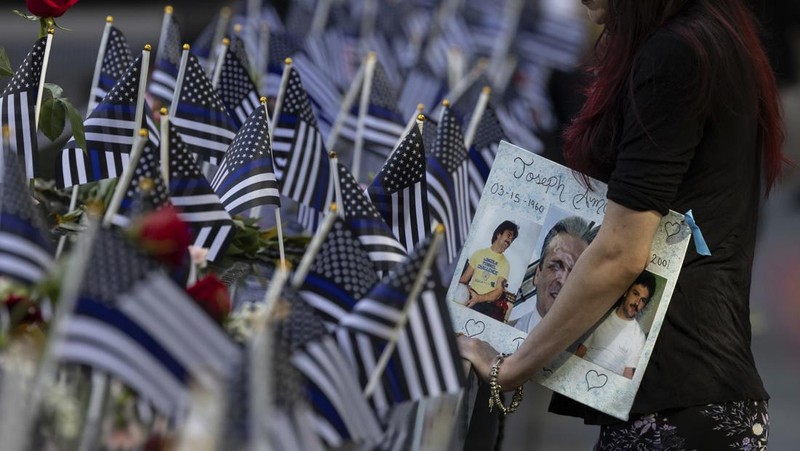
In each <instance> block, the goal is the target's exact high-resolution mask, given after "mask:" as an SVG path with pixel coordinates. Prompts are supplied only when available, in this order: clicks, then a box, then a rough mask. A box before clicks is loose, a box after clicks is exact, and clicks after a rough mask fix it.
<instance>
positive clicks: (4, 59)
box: [0, 47, 14, 77]
mask: <svg viewBox="0 0 800 451" xmlns="http://www.w3.org/2000/svg"><path fill="white" fill-rule="evenodd" d="M0 75H2V76H4V77H10V76H12V75H14V69H12V68H11V61H9V60H8V54H7V53H6V49H5V48H3V47H0Z"/></svg>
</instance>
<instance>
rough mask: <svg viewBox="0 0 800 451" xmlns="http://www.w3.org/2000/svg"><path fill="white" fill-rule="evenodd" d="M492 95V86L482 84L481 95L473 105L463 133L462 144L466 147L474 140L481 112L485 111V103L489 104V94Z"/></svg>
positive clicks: (481, 116) (481, 115)
mask: <svg viewBox="0 0 800 451" xmlns="http://www.w3.org/2000/svg"><path fill="white" fill-rule="evenodd" d="M491 95H492V88H490V87H489V86H484V87H483V89H481V95H480V97H478V103H477V104H476V105H475V110H474V111H473V112H472V117H471V118H470V119H469V125H468V126H467V131H466V133H464V145H465V146H466V148H467V149H469V148H470V146H472V141H474V140H475V132H476V131H477V130H478V124H480V123H481V118H483V113H484V112H485V111H486V105H488V104H489V96H491Z"/></svg>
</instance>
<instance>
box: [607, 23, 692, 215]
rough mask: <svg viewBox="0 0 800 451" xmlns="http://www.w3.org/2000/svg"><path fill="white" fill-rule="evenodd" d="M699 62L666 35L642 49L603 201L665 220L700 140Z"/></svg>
mask: <svg viewBox="0 0 800 451" xmlns="http://www.w3.org/2000/svg"><path fill="white" fill-rule="evenodd" d="M697 69H698V60H697V58H696V56H695V53H694V51H693V50H692V49H691V48H690V47H689V45H688V44H686V43H685V42H683V41H681V40H680V39H679V38H678V37H677V36H674V35H672V34H671V33H668V32H663V31H662V32H660V33H657V34H656V35H654V36H652V37H651V38H650V39H649V40H648V41H647V42H646V43H645V44H644V46H643V48H642V51H641V52H640V54H639V57H638V58H637V60H636V63H635V65H634V70H633V72H632V73H633V75H632V78H631V80H630V81H629V84H628V85H627V87H625V88H623V89H624V92H623V95H624V102H623V107H622V109H623V112H622V113H623V130H622V137H621V140H620V144H619V148H618V149H617V159H616V166H615V169H614V171H613V172H612V174H611V178H610V180H609V183H608V198H609V199H611V200H613V201H614V202H616V203H618V204H620V205H622V206H625V207H628V208H630V209H633V210H637V211H647V210H655V211H657V212H659V213H660V214H661V215H665V214H667V211H668V210H669V208H670V205H671V203H672V201H673V200H674V199H675V196H676V193H677V192H678V188H679V186H680V184H681V182H682V181H683V177H684V175H685V174H686V171H687V168H688V167H689V163H690V162H691V160H692V158H693V157H694V154H695V150H696V148H697V145H698V143H699V142H700V140H701V139H702V136H703V123H704V121H705V114H704V113H702V112H701V111H702V110H701V109H699V108H697V107H696V104H697V99H696V98H694V97H693V96H694V94H693V93H696V92H697V89H698V88H697V86H698V79H697Z"/></svg>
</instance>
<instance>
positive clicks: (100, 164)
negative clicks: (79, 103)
mask: <svg viewBox="0 0 800 451" xmlns="http://www.w3.org/2000/svg"><path fill="white" fill-rule="evenodd" d="M141 68H142V56H141V55H140V56H138V57H137V58H136V60H134V62H133V63H132V64H131V65H130V66H129V67H128V69H127V70H126V71H125V74H124V75H123V76H122V77H121V78H120V79H119V81H117V83H116V84H115V85H114V87H113V88H111V91H109V93H108V94H106V96H105V97H103V100H102V101H101V102H100V103H99V104H98V105H97V107H95V109H94V110H93V111H92V113H91V114H90V115H89V117H87V118H86V120H85V121H84V122H83V126H84V130H85V133H86V147H87V149H86V151H85V152H84V151H83V150H81V149H80V148H78V147H77V144H76V142H75V140H70V141H69V142H67V144H66V146H65V147H64V149H62V150H61V152H60V154H59V157H58V158H57V159H56V161H55V164H56V170H55V173H56V183H57V184H58V186H60V187H64V188H69V187H71V186H72V185H80V184H84V183H88V182H94V181H97V180H102V179H106V178H113V177H118V176H119V175H120V174H122V170H123V169H124V168H125V166H127V165H128V160H129V159H130V152H131V147H132V146H133V139H134V136H135V134H136V133H137V132H138V130H139V129H140V128H142V127H146V128H147V129H148V130H149V133H148V135H147V136H148V139H149V140H150V141H151V142H152V144H153V145H155V146H158V142H159V134H158V131H157V129H156V128H155V121H154V120H153V118H152V114H151V113H150V109H149V108H147V105H143V106H142V108H143V110H144V113H145V114H143V115H142V124H136V108H137V100H138V97H139V76H140V72H141Z"/></svg>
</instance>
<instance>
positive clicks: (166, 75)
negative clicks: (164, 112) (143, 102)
mask: <svg viewBox="0 0 800 451" xmlns="http://www.w3.org/2000/svg"><path fill="white" fill-rule="evenodd" d="M167 17H168V19H167V27H166V36H163V35H162V36H161V37H159V41H158V51H157V54H156V62H155V65H154V67H153V73H152V75H151V76H150V83H149V84H148V88H147V92H148V93H149V94H150V95H152V96H153V97H154V98H155V99H156V100H157V101H158V102H157V103H158V104H159V105H158V107H159V108H160V107H161V106H165V107H167V108H171V107H170V105H172V98H173V96H174V93H175V84H176V83H177V79H178V69H179V68H180V63H181V44H182V42H181V29H180V26H179V25H178V21H177V20H176V19H175V17H174V16H173V15H172V13H168V14H167Z"/></svg>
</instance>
